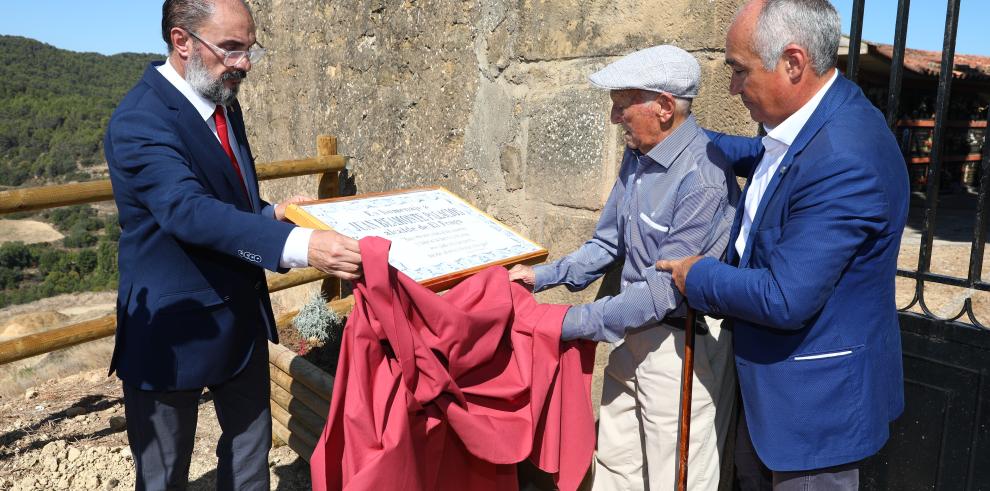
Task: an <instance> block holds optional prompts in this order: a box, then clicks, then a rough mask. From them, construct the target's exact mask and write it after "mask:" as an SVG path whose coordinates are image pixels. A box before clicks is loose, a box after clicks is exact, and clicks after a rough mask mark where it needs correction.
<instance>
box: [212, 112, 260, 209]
mask: <svg viewBox="0 0 990 491" xmlns="http://www.w3.org/2000/svg"><path fill="white" fill-rule="evenodd" d="M213 121H214V122H215V123H216V124H217V136H219V137H220V146H222V147H223V151H224V152H226V153H227V156H228V157H230V163H231V164H232V165H233V166H234V172H235V173H237V180H238V182H240V183H241V188H242V189H244V194H245V195H246V196H248V197H249V199H250V196H251V195H250V194H248V190H247V185H246V184H244V175H243V174H241V166H240V165H238V164H237V157H234V149H232V148H230V138H229V137H227V117H226V116H225V115H224V113H223V106H220V105H218V106H217V109H216V111H213Z"/></svg>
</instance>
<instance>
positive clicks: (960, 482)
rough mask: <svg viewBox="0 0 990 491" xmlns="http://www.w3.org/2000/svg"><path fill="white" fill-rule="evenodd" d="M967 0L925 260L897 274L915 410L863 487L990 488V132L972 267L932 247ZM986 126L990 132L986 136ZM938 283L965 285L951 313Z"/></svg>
mask: <svg viewBox="0 0 990 491" xmlns="http://www.w3.org/2000/svg"><path fill="white" fill-rule="evenodd" d="M977 1H981V0H977ZM864 3H865V0H853V13H852V19H851V20H852V22H851V28H850V36H849V37H850V42H849V46H850V49H849V50H848V60H847V64H846V76H847V77H848V78H850V79H851V80H853V81H854V82H857V81H858V75H859V74H858V73H857V72H858V71H859V69H860V62H861V60H860V49H859V47H860V41H861V39H862V27H863V7H864ZM910 3H911V2H910V0H899V3H898V8H897V18H896V30H895V40H894V47H893V54H892V56H891V61H890V68H891V70H890V81H889V86H888V87H889V89H888V93H887V97H886V115H887V122H888V124H889V125H890V127H891V129H892V130H893V129H894V128H895V125H896V121H897V119H898V110H899V105H900V102H901V89H902V82H903V79H904V61H905V50H906V46H905V40H906V37H907V28H908V12H909V9H910ZM959 6H960V0H948V1H947V9H946V18H945V34H944V42H943V49H942V54H941V55H942V56H941V66H940V71H939V77H938V88H937V96H936V101H935V108H934V109H935V111H934V112H935V117H934V129H933V136H932V142H931V155H930V161H929V162H930V163H929V164H928V166H927V172H925V173H924V183H925V186H926V189H925V190H924V194H923V202H922V199H921V198H922V195H921V194H920V193H918V194H917V195H916V196H915V197H914V201H915V202H917V206H915V207H914V210H915V211H917V212H918V214H919V215H921V213H922V212H921V210H922V209H923V215H921V216H920V217H923V220H922V225H921V237H920V243H919V245H917V246H914V245H912V244H910V243H906V244H902V253H903V252H904V251H905V250H906V249H905V248H910V247H917V249H918V250H917V252H918V259H917V265H916V267H915V268H914V269H899V270H898V272H897V274H898V277H899V285H898V287H899V289H900V290H901V291H902V292H903V291H907V292H908V293H909V295H908V297H909V298H910V300H909V301H907V303H905V304H903V305H900V306H899V310H900V321H901V334H902V339H903V348H904V378H905V397H906V409H905V412H904V414H903V415H902V416H901V417H900V418H899V419H898V420H897V421H896V422H895V423H894V424H893V425H892V427H891V439H890V441H889V442H888V443H887V445H886V446H885V447H884V449H883V450H882V451H881V452H880V453H879V454H878V455H877V456H875V457H873V458H871V459H869V460H868V461H867V463H866V465H865V466H864V468H863V474H862V483H863V484H862V487H863V488H864V489H871V490H872V489H878V490H879V489H896V490H914V489H940V490H941V489H946V490H976V489H990V427H988V426H990V377H988V374H990V328H988V327H987V324H986V323H985V322H984V321H987V320H988V319H987V317H984V318H983V319H982V321H981V319H980V313H982V312H983V310H984V309H988V310H990V302H987V305H983V303H982V301H977V300H974V299H978V298H980V297H981V296H984V295H987V292H990V283H988V282H986V281H984V279H983V266H984V247H985V244H986V236H987V221H988V216H987V211H988V210H987V208H986V206H987V193H988V187H990V137H987V136H985V140H984V144H983V149H982V155H981V158H980V161H979V164H978V169H977V170H976V172H977V173H978V181H977V182H978V187H977V188H976V190H975V193H974V194H975V196H974V197H973V198H974V200H975V211H974V214H973V223H972V235H971V236H970V237H971V240H969V241H968V242H969V245H970V247H969V255H968V256H969V258H968V260H969V264H968V268H966V273H965V274H944V273H938V272H933V271H932V257H933V251H935V250H937V248H938V247H939V245H938V244H936V243H935V240H934V239H935V235H936V216H937V215H936V213H937V211H938V206H939V199H940V192H939V190H940V185H941V184H942V179H943V172H942V171H943V168H944V166H945V165H946V164H945V160H946V159H945V151H944V144H945V140H946V129H947V127H948V123H949V120H948V119H949V118H948V110H949V102H950V100H951V95H952V86H953V66H954V64H953V61H954V57H955V47H956V32H957V27H958V24H959ZM988 39H990V37H988ZM988 119H990V118H988ZM988 126H990V123H988ZM987 131H988V130H984V132H985V133H984V134H985V135H986V132H987ZM909 165H910V164H909ZM922 205H923V206H922ZM920 217H919V218H920ZM963 248H965V245H963ZM911 252H913V251H911ZM932 288H936V289H939V288H941V289H946V288H950V289H951V288H954V289H956V290H957V295H956V298H958V299H961V300H962V305H961V307H960V308H959V310H958V312H951V313H949V314H948V315H945V314H944V313H943V312H936V310H938V309H935V308H934V307H933V306H932V305H930V302H929V301H928V299H926V289H927V290H930V289H932ZM953 310H955V309H953ZM984 315H986V314H984Z"/></svg>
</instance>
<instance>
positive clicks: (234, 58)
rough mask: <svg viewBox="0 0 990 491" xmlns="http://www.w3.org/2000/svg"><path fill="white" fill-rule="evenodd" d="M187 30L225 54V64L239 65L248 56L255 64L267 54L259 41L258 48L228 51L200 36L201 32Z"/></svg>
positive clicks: (217, 51)
mask: <svg viewBox="0 0 990 491" xmlns="http://www.w3.org/2000/svg"><path fill="white" fill-rule="evenodd" d="M186 32H188V33H189V35H190V36H192V37H194V38H196V39H198V40H199V42H201V43H203V44H205V45H206V46H208V47H209V48H210V49H212V50H213V52H215V53H216V54H218V55H220V56H223V64H224V66H231V67H233V66H237V65H238V64H240V63H241V62H242V61H244V59H245V58H247V59H248V61H250V62H251V64H252V65H253V64H255V63H258V62H259V61H261V58H262V57H263V56H265V47H264V46H262V45H261V43H259V42H257V41H255V44H257V45H258V47H257V48H254V49H251V50H248V51H227V50H225V49H223V48H221V47H219V46H217V45H215V44H213V43H211V42H209V41H207V40H205V39H203V38H201V37H199V34H196V33H195V32H192V31H190V30H188V29H187V30H186Z"/></svg>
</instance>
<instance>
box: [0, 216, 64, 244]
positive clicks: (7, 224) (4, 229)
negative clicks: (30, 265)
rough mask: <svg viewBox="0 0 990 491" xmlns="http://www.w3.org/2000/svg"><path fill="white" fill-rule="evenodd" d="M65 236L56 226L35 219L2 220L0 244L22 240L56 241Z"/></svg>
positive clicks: (0, 223) (28, 241)
mask: <svg viewBox="0 0 990 491" xmlns="http://www.w3.org/2000/svg"><path fill="white" fill-rule="evenodd" d="M62 237H63V235H62V234H60V233H59V232H58V230H55V227H52V226H51V225H49V224H47V223H44V222H38V221H34V220H0V244H2V243H4V242H13V241H20V242H23V243H25V244H37V243H40V242H54V241H56V240H59V239H61V238H62Z"/></svg>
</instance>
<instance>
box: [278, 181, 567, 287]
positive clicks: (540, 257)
mask: <svg viewBox="0 0 990 491" xmlns="http://www.w3.org/2000/svg"><path fill="white" fill-rule="evenodd" d="M423 191H440V192H443V193H446V194H448V195H449V196H451V197H452V198H454V199H455V200H457V201H459V202H461V203H463V204H464V205H466V207H467V208H468V209H469V210H472V211H473V212H474V213H475V215H476V218H483V219H484V220H487V221H489V222H491V223H493V224H495V225H497V226H498V227H501V228H502V229H504V230H506V231H508V232H510V233H512V234H513V235H515V236H517V237H518V238H520V239H522V240H524V241H526V242H528V243H530V244H533V246H534V247H536V248H537V250H536V251H534V252H530V253H527V254H522V255H517V256H512V257H505V258H501V259H498V260H496V261H491V262H488V263H485V264H481V265H478V266H474V267H471V268H467V269H463V270H458V271H454V272H451V273H447V274H443V275H440V276H436V277H433V278H427V279H425V280H422V281H420V282H419V283H420V284H421V285H423V286H425V287H427V288H429V289H430V290H433V291H442V290H446V289H449V288H451V287H453V286H454V285H456V284H457V283H460V282H461V281H463V280H465V279H467V278H468V277H470V276H471V275H473V274H475V273H477V272H479V271H481V270H483V269H485V268H488V267H491V266H504V267H506V268H509V267H512V266H513V265H516V264H528V265H533V264H539V263H542V262H543V261H545V260H546V259H547V255H548V252H547V250H546V249H545V248H544V247H542V246H540V245H539V244H537V243H535V242H533V241H531V240H529V239H527V238H526V237H525V236H523V235H522V234H520V233H519V232H516V231H515V230H513V229H512V228H510V227H507V226H506V225H505V224H503V223H502V222H500V221H498V220H496V219H495V218H494V217H492V216H491V215H489V214H487V213H485V212H483V211H481V210H479V209H478V208H476V207H475V206H474V205H472V204H471V203H468V202H467V201H465V200H464V199H463V198H461V197H460V196H457V195H456V194H454V193H452V192H450V191H448V190H447V189H445V188H443V187H441V186H432V187H420V188H410V189H401V190H396V191H386V192H381V193H367V194H361V195H357V196H345V197H340V198H329V199H321V200H313V201H305V202H302V203H297V204H291V205H289V206H288V207H286V210H285V217H286V218H288V219H289V220H291V221H292V222H293V223H295V224H296V225H299V226H302V227H307V228H313V229H317V230H333V228H332V227H331V226H329V225H328V224H326V223H324V222H323V221H322V220H320V219H319V218H317V217H315V216H313V215H311V214H310V213H309V212H307V211H306V210H305V209H304V208H303V207H305V206H308V205H314V204H320V203H333V202H340V201H352V200H361V199H368V198H377V197H381V196H395V195H401V194H409V193H417V192H423ZM385 238H386V239H389V240H391V238H390V237H385Z"/></svg>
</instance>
